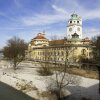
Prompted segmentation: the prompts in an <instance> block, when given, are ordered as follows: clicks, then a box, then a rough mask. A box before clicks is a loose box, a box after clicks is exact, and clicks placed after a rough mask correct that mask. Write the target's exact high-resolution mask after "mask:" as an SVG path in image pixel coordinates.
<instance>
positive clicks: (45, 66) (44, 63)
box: [38, 47, 52, 76]
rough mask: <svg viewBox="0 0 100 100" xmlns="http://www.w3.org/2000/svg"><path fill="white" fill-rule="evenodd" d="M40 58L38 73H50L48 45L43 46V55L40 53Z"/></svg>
mask: <svg viewBox="0 0 100 100" xmlns="http://www.w3.org/2000/svg"><path fill="white" fill-rule="evenodd" d="M42 56H43V57H42V59H41V61H40V65H41V67H40V69H39V71H38V72H39V73H40V74H41V75H44V76H45V75H46V76H47V75H51V74H52V72H51V69H50V57H51V56H50V51H49V48H48V47H44V48H43V55H42Z"/></svg>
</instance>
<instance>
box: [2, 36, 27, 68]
mask: <svg viewBox="0 0 100 100" xmlns="http://www.w3.org/2000/svg"><path fill="white" fill-rule="evenodd" d="M26 48H27V44H26V43H25V42H24V40H22V39H20V38H17V37H13V38H11V39H10V40H8V41H7V46H5V47H4V49H3V54H4V57H5V58H7V59H8V60H10V61H12V63H13V67H14V70H16V68H17V65H18V64H19V63H20V62H21V61H23V60H24V58H25V49H26Z"/></svg>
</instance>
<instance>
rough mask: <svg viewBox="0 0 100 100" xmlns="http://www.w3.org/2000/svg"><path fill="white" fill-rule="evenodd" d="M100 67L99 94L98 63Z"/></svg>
mask: <svg viewBox="0 0 100 100" xmlns="http://www.w3.org/2000/svg"><path fill="white" fill-rule="evenodd" d="M97 68H98V76H99V94H100V64H98V65H97Z"/></svg>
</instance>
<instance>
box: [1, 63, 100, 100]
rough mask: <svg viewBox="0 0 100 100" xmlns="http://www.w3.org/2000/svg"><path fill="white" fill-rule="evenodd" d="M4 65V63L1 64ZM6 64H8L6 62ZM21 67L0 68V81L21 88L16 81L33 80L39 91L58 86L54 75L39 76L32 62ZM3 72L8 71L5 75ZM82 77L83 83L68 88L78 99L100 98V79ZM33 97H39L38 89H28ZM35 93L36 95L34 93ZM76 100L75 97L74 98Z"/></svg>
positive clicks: (32, 82)
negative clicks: (16, 68)
mask: <svg viewBox="0 0 100 100" xmlns="http://www.w3.org/2000/svg"><path fill="white" fill-rule="evenodd" d="M1 65H2V66H3V63H2V64H1ZM4 65H6V64H5V63H4ZM19 66H20V67H21V68H20V69H18V70H16V71H13V69H11V68H5V67H2V68H3V69H2V68H1V69H0V81H2V82H4V83H7V84H9V85H10V86H12V87H14V88H17V89H19V88H18V87H17V86H16V83H22V84H23V80H25V82H26V83H29V82H31V85H32V87H36V88H37V89H38V91H39V92H42V91H47V90H49V89H51V88H53V89H54V88H55V87H56V83H54V82H55V81H54V80H53V79H54V75H52V76H39V75H38V73H37V68H33V67H36V66H35V65H34V64H32V63H22V64H20V65H19ZM3 73H6V74H5V75H3ZM80 78H81V83H80V85H79V86H72V85H70V86H68V87H66V89H68V90H69V91H70V92H71V93H72V95H73V96H74V97H76V98H77V99H76V100H79V99H80V98H81V97H90V98H92V100H100V96H99V94H98V83H99V81H98V80H96V79H90V78H84V77H80ZM27 94H29V95H30V96H32V97H36V98H37V97H38V93H37V91H28V93H27ZM33 94H34V95H33ZM72 100H74V99H72Z"/></svg>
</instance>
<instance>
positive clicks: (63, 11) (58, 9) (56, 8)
mask: <svg viewBox="0 0 100 100" xmlns="http://www.w3.org/2000/svg"><path fill="white" fill-rule="evenodd" d="M52 8H53V9H54V10H56V11H57V12H59V13H62V14H67V12H66V10H65V9H63V8H59V7H57V6H56V5H52Z"/></svg>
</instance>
